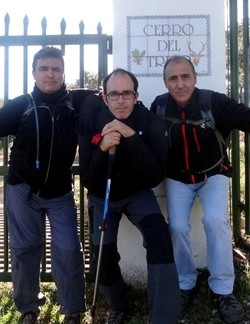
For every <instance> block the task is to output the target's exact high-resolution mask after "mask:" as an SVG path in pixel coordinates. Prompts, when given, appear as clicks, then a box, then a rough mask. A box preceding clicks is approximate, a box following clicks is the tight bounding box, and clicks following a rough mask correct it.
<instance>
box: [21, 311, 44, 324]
mask: <svg viewBox="0 0 250 324" xmlns="http://www.w3.org/2000/svg"><path fill="white" fill-rule="evenodd" d="M39 314H40V310H39V309H34V310H33V311H30V312H27V313H24V314H23V316H22V317H21V323H22V324H37V323H38V317H39Z"/></svg>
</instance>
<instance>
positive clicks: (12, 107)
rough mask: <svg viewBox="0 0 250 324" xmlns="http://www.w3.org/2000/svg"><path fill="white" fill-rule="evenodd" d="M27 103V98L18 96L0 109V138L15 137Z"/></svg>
mask: <svg viewBox="0 0 250 324" xmlns="http://www.w3.org/2000/svg"><path fill="white" fill-rule="evenodd" d="M28 104H29V101H28V98H27V96H24V95H23V96H19V97H16V98H15V99H13V100H9V101H7V103H6V104H5V105H4V106H3V107H2V108H0V137H5V136H8V135H15V134H16V131H17V129H18V127H19V124H20V121H21V119H22V116H23V113H24V111H25V109H26V108H27V107H28Z"/></svg>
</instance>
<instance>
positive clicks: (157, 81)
mask: <svg viewBox="0 0 250 324" xmlns="http://www.w3.org/2000/svg"><path fill="white" fill-rule="evenodd" d="M113 10H114V12H113V17H114V21H113V26H114V31H113V68H117V67H122V68H125V69H129V68H131V66H129V64H128V50H127V49H128V34H129V32H128V24H127V17H130V16H134V17H135V16H156V17H158V16H183V15H189V16H195V17H199V16H209V35H207V37H209V39H210V43H209V49H208V51H207V53H208V54H209V60H210V61H209V62H210V70H209V73H207V74H206V75H200V76H198V82H197V86H198V87H199V88H206V89H212V90H216V91H219V92H225V89H226V84H225V75H226V62H225V52H226V48H225V15H224V11H225V4H224V0H210V1H204V0H189V1H187V0H154V1H152V0H126V1H124V0H113ZM180 54H182V53H180ZM131 72H133V70H132V69H131ZM137 78H138V81H139V99H140V100H142V101H143V103H144V104H145V105H146V106H147V107H149V106H150V104H151V102H152V101H153V100H154V98H155V97H156V96H157V95H158V94H161V93H164V92H165V91H166V89H165V87H164V84H163V79H162V75H159V76H157V77H156V76H154V77H145V76H144V77H141V76H137ZM155 192H156V195H157V197H158V201H159V203H160V206H161V208H162V211H163V213H164V215H165V216H166V210H165V197H164V195H165V190H164V186H163V185H160V186H159V187H157V188H156V190H155ZM201 217H202V207H201V205H200V203H199V201H198V199H196V201H195V204H194V206H193V209H192V213H191V220H190V221H191V225H192V231H191V234H190V235H191V240H192V247H193V256H194V260H195V264H196V266H197V267H198V268H202V267H205V266H206V242H205V235H204V231H203V226H202V223H201ZM118 240H119V243H118V248H119V251H120V254H121V258H122V259H121V262H120V265H121V268H122V272H123V275H124V277H125V280H126V281H128V282H129V283H133V284H136V285H141V284H145V282H146V276H147V269H146V261H145V250H144V248H143V247H142V237H141V235H140V233H139V232H138V230H137V229H136V228H134V226H133V225H131V224H130V223H129V221H128V220H127V219H126V218H125V217H124V218H123V219H122V222H121V224H120V229H119V236H118Z"/></svg>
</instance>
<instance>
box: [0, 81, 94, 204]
mask: <svg viewBox="0 0 250 324" xmlns="http://www.w3.org/2000/svg"><path fill="white" fill-rule="evenodd" d="M90 93H92V91H89V90H72V91H68V90H67V89H66V87H65V85H63V86H62V87H61V89H60V90H59V91H58V92H56V93H54V94H45V93H43V92H41V91H40V90H39V89H38V88H37V87H36V86H35V87H34V89H33V92H32V96H33V99H34V101H35V105H36V108H35V107H34V103H33V102H32V100H31V97H30V95H22V96H19V97H16V98H15V99H13V100H9V101H8V102H7V103H6V105H4V107H3V108H2V109H0V136H1V137H4V136H8V135H14V137H15V138H14V141H13V145H12V147H11V154H10V161H9V174H8V183H9V184H12V185H15V184H19V183H26V184H28V185H30V186H31V191H32V192H33V193H35V194H37V195H39V196H41V197H43V198H55V197H59V196H62V195H64V194H66V193H67V192H68V191H70V190H71V189H72V187H71V185H72V176H71V167H72V164H73V161H74V158H75V153H76V147H77V131H76V121H77V117H78V114H79V111H80V105H81V103H82V102H84V100H85V99H86V97H87V96H88V95H89V94H90ZM36 111H37V116H36ZM36 118H37V120H36Z"/></svg>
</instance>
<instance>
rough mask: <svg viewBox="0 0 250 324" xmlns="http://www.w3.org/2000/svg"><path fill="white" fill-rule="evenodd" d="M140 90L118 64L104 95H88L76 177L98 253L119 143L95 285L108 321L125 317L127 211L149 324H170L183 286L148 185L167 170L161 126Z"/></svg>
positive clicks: (166, 232)
mask: <svg viewBox="0 0 250 324" xmlns="http://www.w3.org/2000/svg"><path fill="white" fill-rule="evenodd" d="M137 89H138V81H137V79H136V78H135V76H134V75H133V74H132V73H130V72H128V71H126V70H123V69H116V70H114V71H113V72H112V73H111V74H109V75H108V76H107V77H106V78H105V79H104V82H103V93H102V97H101V96H97V95H93V96H89V97H88V99H87V101H86V102H85V104H84V107H83V108H82V110H81V114H80V118H79V124H80V127H79V132H80V136H79V149H80V176H81V181H82V183H83V185H84V186H85V187H86V188H87V189H88V198H89V214H90V215H89V216H90V222H91V224H92V230H93V232H92V239H93V244H94V249H95V255H96V257H97V255H98V250H99V243H100V234H101V232H100V226H101V225H102V219H103V209H104V200H105V191H106V183H107V170H108V163H109V162H108V161H109V151H110V149H111V148H113V147H116V154H115V159H114V164H113V168H112V175H111V179H112V180H111V189H110V201H109V210H108V214H107V218H106V220H107V228H106V230H105V236H104V245H103V250H102V261H101V267H100V278H99V279H100V280H99V289H100V291H101V292H102V293H103V294H104V296H105V298H106V300H107V302H108V305H109V307H110V314H109V317H108V319H107V322H106V323H109V324H111V323H116V324H120V323H124V316H125V313H126V312H127V303H126V300H125V297H124V285H123V279H122V275H121V270H120V267H119V260H120V255H119V253H118V251H117V233H118V227H119V222H120V219H121V217H122V214H125V215H126V216H127V217H128V219H129V220H130V221H131V222H132V223H133V224H134V225H135V226H136V227H137V228H138V229H139V231H140V232H141V234H142V236H143V241H144V246H145V248H146V250H147V265H148V291H149V303H150V309H151V322H150V323H151V324H166V323H168V324H175V323H176V320H177V317H178V313H179V308H180V307H179V306H180V292H179V287H178V278H177V272H176V268H175V263H174V258H173V253H172V243H171V239H170V234H169V230H168V225H167V223H166V222H165V220H164V216H163V215H162V213H161V211H160V208H159V205H158V203H157V200H156V197H155V195H154V193H153V191H152V189H151V187H155V186H156V185H158V184H159V183H160V182H161V181H162V180H163V178H164V176H165V172H166V157H167V136H166V126H165V123H164V122H163V121H162V120H161V119H160V118H158V117H157V116H155V115H154V114H153V113H152V112H150V111H149V110H148V109H147V108H145V107H144V106H143V105H142V103H140V102H138V101H137V98H138V92H137Z"/></svg>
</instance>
